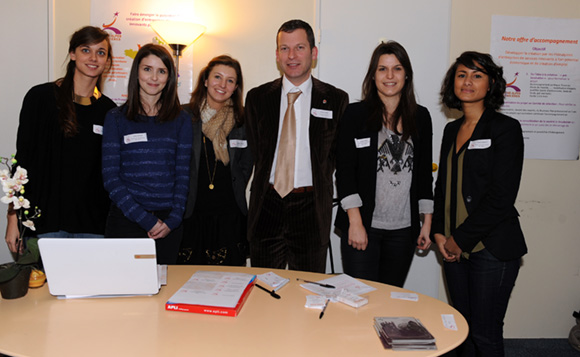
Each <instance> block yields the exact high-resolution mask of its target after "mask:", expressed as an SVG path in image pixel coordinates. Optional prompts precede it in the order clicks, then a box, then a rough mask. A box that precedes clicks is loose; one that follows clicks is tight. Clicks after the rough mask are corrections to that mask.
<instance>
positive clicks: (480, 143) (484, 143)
mask: <svg viewBox="0 0 580 357" xmlns="http://www.w3.org/2000/svg"><path fill="white" fill-rule="evenodd" d="M490 146H491V139H480V140H473V141H470V142H469V146H468V147H467V149H468V150H478V149H487V148H488V147H490Z"/></svg>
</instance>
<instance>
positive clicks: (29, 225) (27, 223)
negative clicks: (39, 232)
mask: <svg viewBox="0 0 580 357" xmlns="http://www.w3.org/2000/svg"><path fill="white" fill-rule="evenodd" d="M22 225H23V226H24V227H26V228H28V229H30V230H31V231H35V230H36V227H35V226H34V222H32V221H31V220H29V219H27V220H26V221H24V222H22Z"/></svg>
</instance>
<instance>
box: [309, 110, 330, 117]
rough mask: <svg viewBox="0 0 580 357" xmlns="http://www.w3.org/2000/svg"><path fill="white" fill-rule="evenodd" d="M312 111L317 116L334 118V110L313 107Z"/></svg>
mask: <svg viewBox="0 0 580 357" xmlns="http://www.w3.org/2000/svg"><path fill="white" fill-rule="evenodd" d="M310 113H311V114H312V115H314V116H315V117H317V118H324V119H332V110H324V109H316V108H312V110H311V111H310Z"/></svg>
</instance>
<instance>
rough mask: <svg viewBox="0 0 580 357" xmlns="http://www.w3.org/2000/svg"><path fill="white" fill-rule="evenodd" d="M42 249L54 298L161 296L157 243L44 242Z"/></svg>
mask: <svg viewBox="0 0 580 357" xmlns="http://www.w3.org/2000/svg"><path fill="white" fill-rule="evenodd" d="M38 247H39V248H40V256H41V258H42V262H43V265H44V272H45V273H46V279H47V283H48V289H49V291H50V293H51V294H52V295H55V296H58V297H65V298H75V297H110V296H123V295H153V294H157V293H158V292H159V288H160V285H161V284H160V279H159V273H158V266H157V259H156V255H155V241H154V240H153V239H149V238H145V239H142V238H134V239H127V238H101V239H93V238H88V239H87V238H85V239H76V238H41V239H39V240H38ZM165 268H167V267H166V266H165ZM165 272H166V270H165Z"/></svg>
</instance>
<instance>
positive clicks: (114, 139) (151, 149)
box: [103, 108, 193, 231]
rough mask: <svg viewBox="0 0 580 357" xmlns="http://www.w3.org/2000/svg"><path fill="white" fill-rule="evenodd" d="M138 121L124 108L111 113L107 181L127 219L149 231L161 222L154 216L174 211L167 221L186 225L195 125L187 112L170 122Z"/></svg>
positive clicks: (106, 144) (106, 135) (105, 157)
mask: <svg viewBox="0 0 580 357" xmlns="http://www.w3.org/2000/svg"><path fill="white" fill-rule="evenodd" d="M140 119H142V120H143V121H139V122H134V121H130V120H128V119H127V118H126V117H125V114H124V112H123V109H122V108H115V109H113V110H111V111H109V112H108V113H107V117H106V118H105V125H104V128H103V182H104V185H105V189H106V190H107V191H108V192H109V196H110V198H111V200H112V201H113V202H114V203H115V204H116V205H117V207H119V208H120V209H121V211H123V213H124V214H125V216H126V217H127V218H129V219H130V220H131V221H133V222H136V223H138V224H139V226H141V227H142V228H143V229H145V230H146V231H149V230H151V228H153V226H154V225H155V224H156V223H157V218H156V217H155V216H154V215H153V214H152V213H150V212H151V211H157V210H167V209H170V210H171V213H170V215H169V217H168V218H167V219H166V220H165V221H164V222H165V224H167V226H168V227H169V228H170V229H171V230H173V229H175V228H177V227H178V226H179V225H180V224H181V220H182V218H183V213H184V211H185V203H186V201H187V192H188V189H189V165H190V158H191V143H192V140H193V133H192V124H191V120H190V119H189V117H188V115H187V114H186V113H185V112H184V111H182V112H181V113H180V114H179V116H178V117H177V118H176V119H174V120H172V121H170V122H165V123H156V122H155V120H154V119H155V118H154V117H140Z"/></svg>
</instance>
